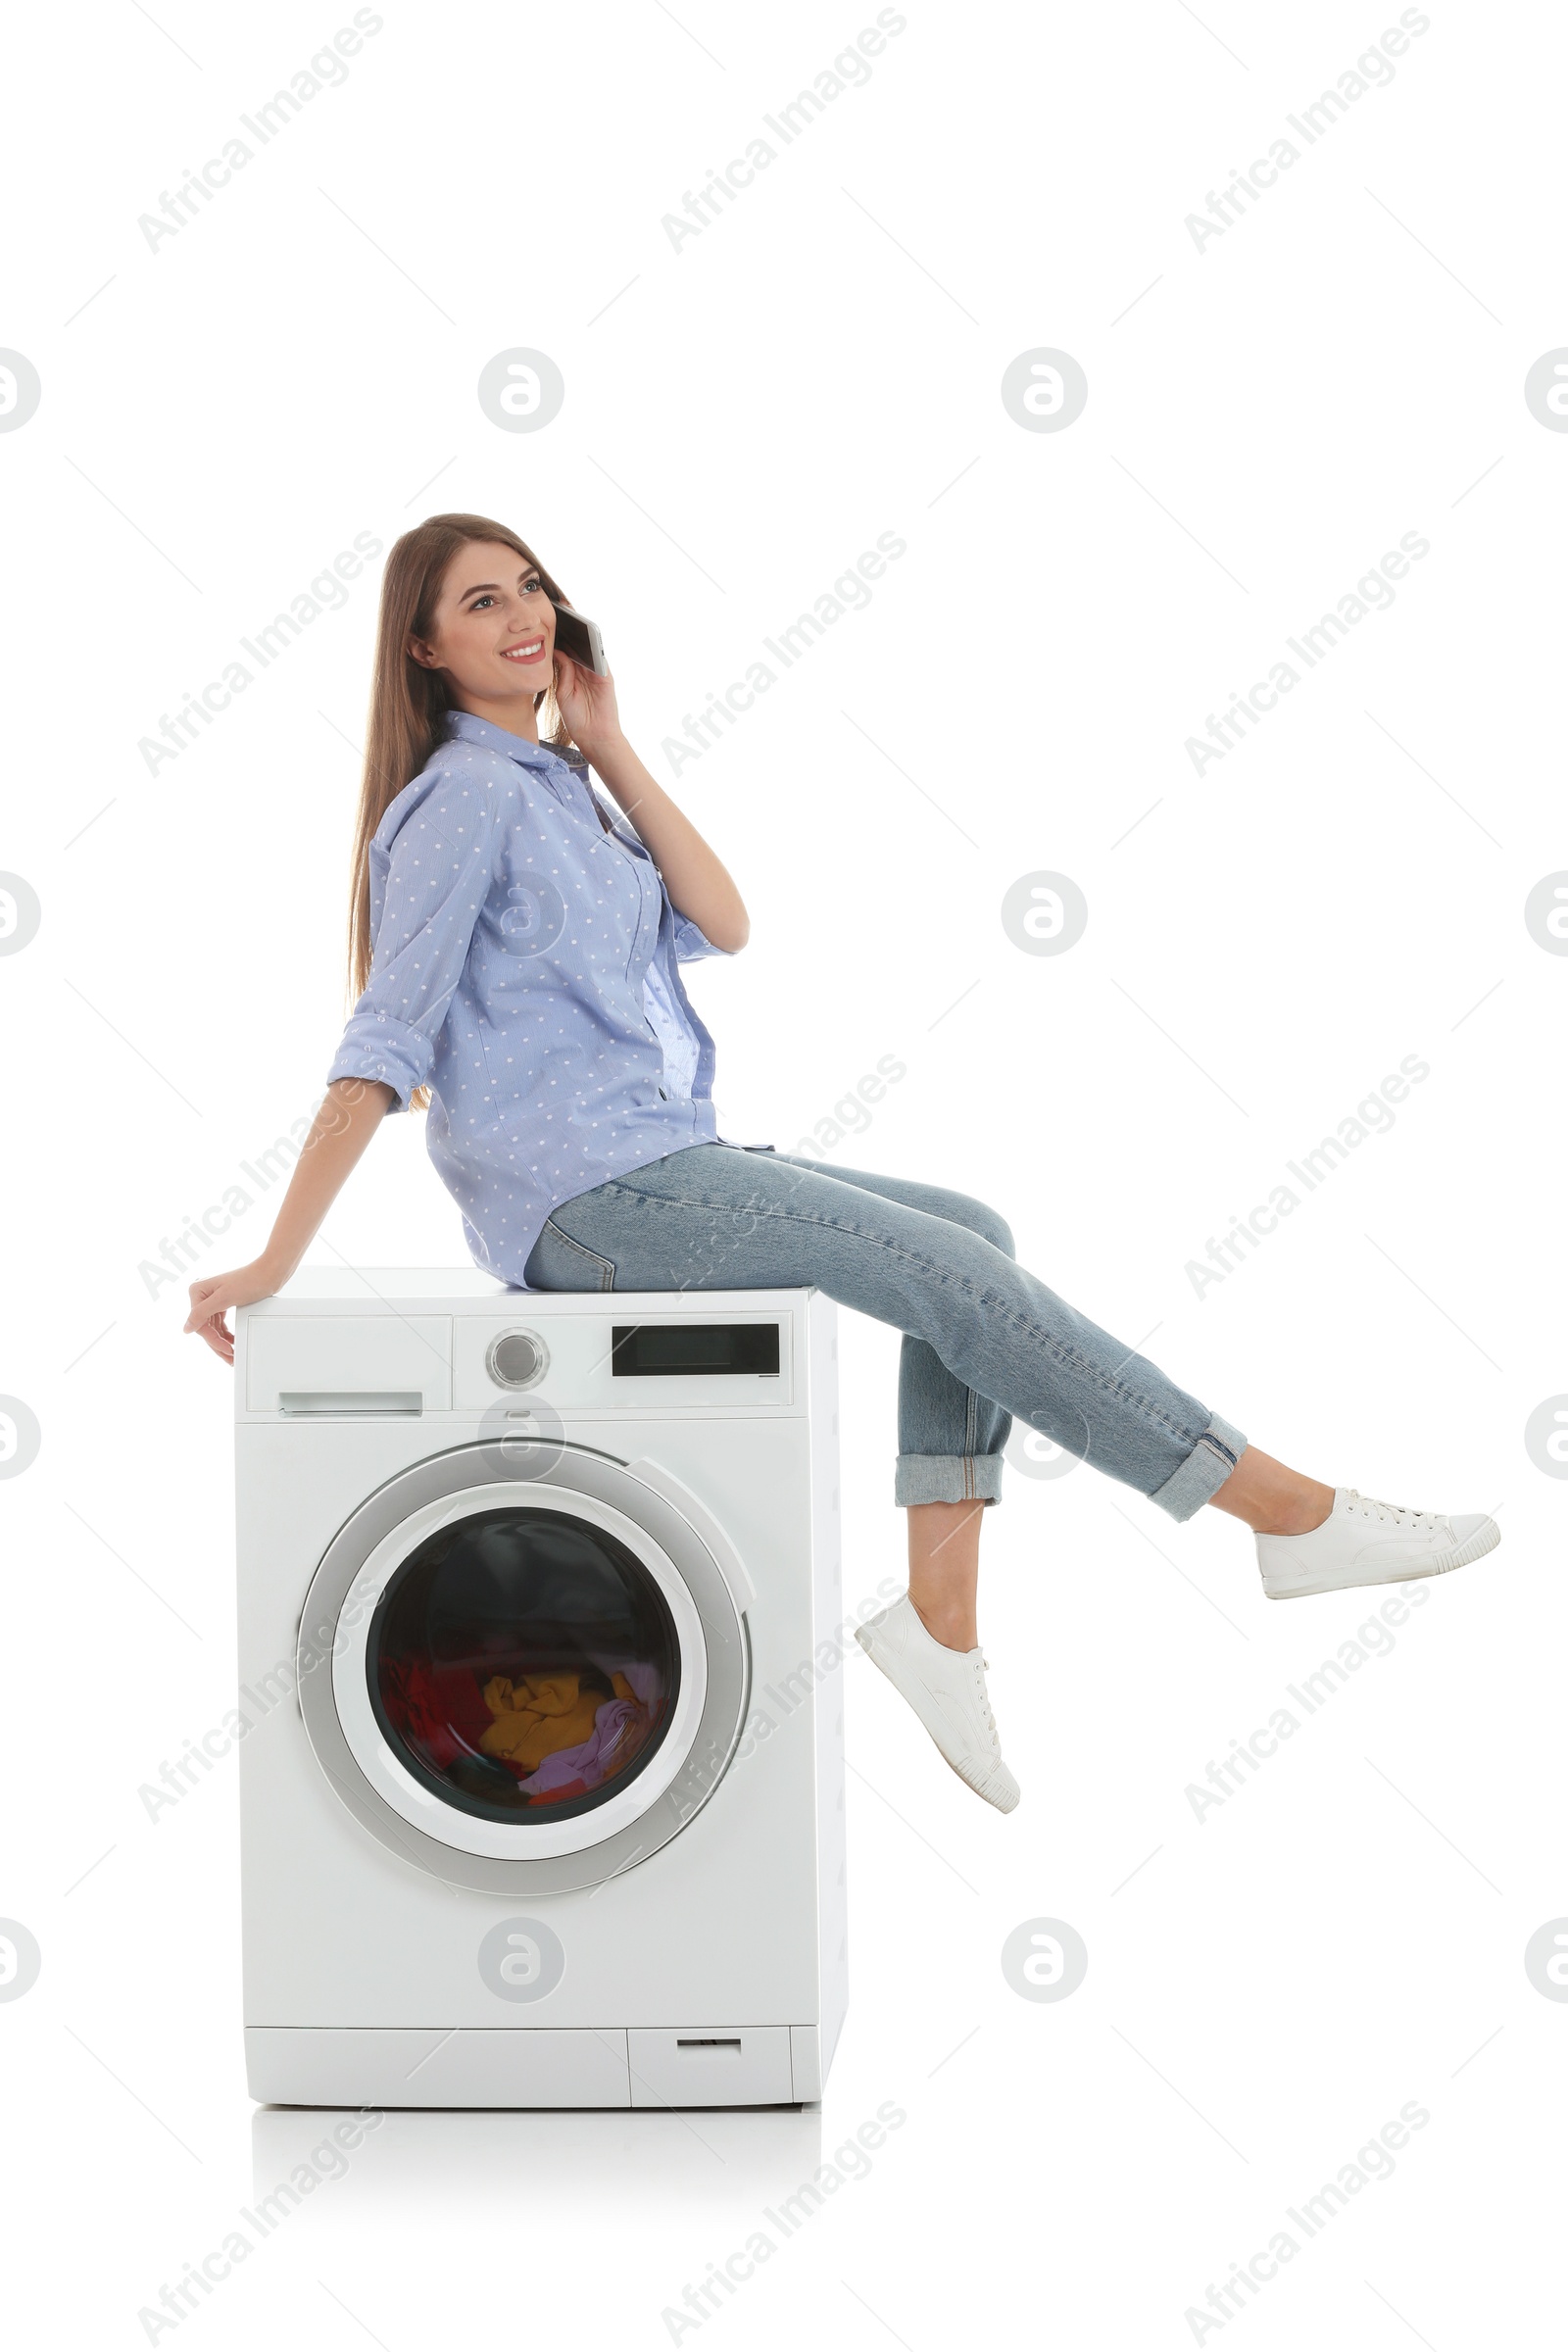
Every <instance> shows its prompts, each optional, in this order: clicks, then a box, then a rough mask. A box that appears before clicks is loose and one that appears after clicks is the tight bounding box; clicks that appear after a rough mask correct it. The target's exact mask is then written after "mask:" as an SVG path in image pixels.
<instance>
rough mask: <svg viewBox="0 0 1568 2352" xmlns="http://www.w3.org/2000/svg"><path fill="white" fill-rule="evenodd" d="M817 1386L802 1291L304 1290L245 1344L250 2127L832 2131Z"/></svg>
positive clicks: (838, 1864)
mask: <svg viewBox="0 0 1568 2352" xmlns="http://www.w3.org/2000/svg"><path fill="white" fill-rule="evenodd" d="M837 1352H838V1350H837V1339H836V1331H835V1321H834V1307H833V1303H832V1301H831V1300H830V1299H825V1298H823V1297H822V1295H821V1294H820V1293H819V1292H816V1291H814V1290H786V1291H722V1292H720V1291H707V1292H701V1293H687V1294H677V1293H670V1292H649V1293H639V1294H624V1293H622V1294H606V1293H601V1292H595V1293H588V1294H572V1295H570V1296H565V1295H559V1294H552V1295H541V1294H537V1293H531V1292H519V1291H515V1290H509V1289H507V1288H505V1287H504V1286H502V1285H500V1284H498V1283H496V1282H494V1281H493V1280H491V1279H490V1278H489V1277H488V1276H485V1275H484V1274H482V1273H480V1272H478V1271H477V1270H465V1271H463V1272H456V1271H453V1270H450V1269H445V1270H440V1271H433V1272H409V1271H406V1270H397V1271H385V1272H376V1271H374V1270H370V1271H368V1272H364V1273H358V1272H357V1273H354V1274H352V1275H351V1274H348V1273H337V1274H333V1273H331V1272H324V1271H323V1272H314V1273H313V1272H312V1271H310V1270H308V1269H307V1270H305V1271H302V1272H301V1273H299V1274H298V1275H296V1276H295V1278H294V1279H293V1281H292V1282H291V1283H290V1284H289V1285H288V1287H287V1290H286V1291H285V1292H284V1293H282V1294H280V1295H279V1296H277V1297H274V1298H271V1299H265V1300H263V1301H262V1302H260V1303H259V1304H257V1305H255V1306H251V1307H247V1308H242V1309H241V1310H240V1311H239V1314H238V1316H237V1333H236V1346H235V1374H236V1387H235V1398H236V1412H237V1416H238V1426H237V1431H236V1452H237V1510H238V1566H239V1652H240V1655H239V1668H240V1690H239V1696H238V1701H237V1705H238V1710H239V1714H240V1720H241V1724H242V1726H243V1730H242V1734H241V1737H240V1740H239V1742H238V1747H239V1760H240V1789H241V1840H242V1844H241V1862H242V1887H243V1913H244V1953H245V2042H246V2052H247V2065H248V2076H249V2082H250V2088H251V2093H252V2095H253V2096H254V2097H255V2098H257V2099H259V2100H262V2101H267V2102H275V2103H281V2104H290V2105H310V2106H315V2105H320V2106H334V2107H336V2106H374V2107H524V2108H527V2107H666V2106H674V2107H685V2106H707V2105H780V2106H785V2105H798V2104H800V2103H802V2102H806V2101H810V2100H814V2099H816V2098H818V2097H819V2096H820V2094H821V2090H822V2085H823V2081H824V2078H825V2076H826V2073H827V2068H828V2065H829V2062H830V2061H831V2059H832V2055H833V2048H834V2043H835V2041H836V2039H837V2037H838V2033H839V2029H840V2026H841V2024H842V2022H843V2018H844V2012H845V2004H846V1999H847V1975H846V1894H845V1863H844V1850H845V1838H844V1744H843V1742H844V1713H843V1672H842V1667H843V1662H844V1645H845V1643H846V1642H848V1641H849V1639H850V1636H849V1631H848V1628H847V1627H846V1626H845V1625H844V1624H843V1622H842V1618H843V1609H842V1600H841V1574H840V1546H839V1495H838V1466H837V1465H838V1411H837V1397H836V1382H837Z"/></svg>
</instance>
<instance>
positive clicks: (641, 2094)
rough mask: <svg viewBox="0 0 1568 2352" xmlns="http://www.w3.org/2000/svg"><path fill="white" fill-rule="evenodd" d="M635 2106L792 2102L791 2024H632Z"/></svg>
mask: <svg viewBox="0 0 1568 2352" xmlns="http://www.w3.org/2000/svg"><path fill="white" fill-rule="evenodd" d="M626 2054H627V2057H628V2059H629V2060H630V2063H631V2103H632V2105H633V2106H634V2107H787V2106H790V2105H791V2104H793V2102H794V2098H795V2087H794V2083H793V2082H792V2081H791V2076H790V2030H789V2028H788V2026H669V2027H660V2028H658V2029H655V2030H650V2029H649V2028H646V2027H641V2026H633V2027H632V2028H631V2029H630V2030H629V2031H628V2033H627V2035H626Z"/></svg>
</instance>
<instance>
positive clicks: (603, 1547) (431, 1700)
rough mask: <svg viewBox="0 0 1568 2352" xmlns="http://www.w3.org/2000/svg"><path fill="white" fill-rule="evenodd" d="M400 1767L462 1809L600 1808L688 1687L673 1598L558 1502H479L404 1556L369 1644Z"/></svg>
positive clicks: (382, 1714)
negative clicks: (554, 1506)
mask: <svg viewBox="0 0 1568 2352" xmlns="http://www.w3.org/2000/svg"><path fill="white" fill-rule="evenodd" d="M367 1649H368V1655H367V1667H368V1678H369V1684H370V1696H371V1700H372V1703H373V1704H374V1706H375V1710H376V1714H377V1717H378V1719H379V1721H380V1723H381V1726H382V1729H383V1732H384V1734H385V1736H386V1738H387V1740H389V1741H390V1743H391V1744H392V1746H393V1749H394V1752H395V1753H397V1754H398V1755H399V1756H400V1758H401V1760H402V1761H403V1763H404V1764H405V1765H406V1767H407V1768H408V1769H409V1770H410V1771H411V1772H412V1773H413V1774H414V1775H415V1777H416V1778H417V1779H418V1780H420V1781H422V1782H423V1783H424V1784H425V1785H426V1786H427V1787H429V1788H432V1789H435V1790H436V1791H437V1793H439V1794H440V1795H442V1796H443V1797H444V1798H445V1799H446V1801H447V1802H448V1803H450V1804H453V1805H456V1806H457V1807H459V1809H460V1810H462V1811H464V1812H466V1813H470V1814H473V1815H476V1816H477V1817H478V1818H480V1819H482V1820H484V1819H488V1820H501V1821H509V1820H519V1819H525V1818H527V1817H528V1816H529V1815H530V1814H533V1815H535V1816H537V1815H538V1813H539V1812H541V1811H543V1810H545V1809H548V1810H549V1811H550V1813H551V1814H552V1816H553V1817H554V1818H555V1819H557V1820H564V1819H569V1818H571V1817H572V1816H573V1815H575V1814H579V1813H586V1812H591V1811H593V1810H595V1809H596V1808H597V1807H599V1806H600V1805H602V1804H604V1803H605V1802H606V1801H607V1800H608V1798H609V1797H610V1796H611V1795H612V1794H617V1793H619V1792H620V1791H621V1790H622V1789H624V1788H625V1786H626V1783H627V1781H628V1780H629V1779H630V1778H632V1777H634V1776H635V1775H636V1774H637V1773H638V1772H640V1771H643V1770H645V1769H646V1768H647V1766H648V1765H649V1764H650V1763H651V1762H652V1760H653V1758H654V1756H655V1755H656V1754H657V1753H658V1750H659V1747H660V1744H661V1742H662V1740H663V1738H664V1735H665V1733H666V1732H667V1730H668V1727H669V1724H670V1721H671V1719H672V1716H673V1713H674V1710H675V1704H676V1701H677V1698H678V1695H679V1690H680V1646H679V1643H678V1642H677V1640H676V1638H675V1628H674V1624H673V1621H672V1619H671V1616H670V1611H669V1606H668V1603H667V1602H666V1601H665V1599H664V1596H663V1594H662V1592H661V1591H660V1589H659V1586H658V1585H657V1583H656V1582H655V1581H654V1579H653V1577H652V1576H651V1575H650V1574H649V1573H648V1571H647V1569H646V1568H645V1567H644V1565H643V1563H642V1561H641V1560H640V1559H639V1558H638V1557H637V1555H636V1554H635V1552H633V1551H632V1550H631V1548H630V1546H629V1545H627V1544H623V1543H621V1542H620V1541H618V1539H617V1538H616V1537H615V1536H613V1534H611V1533H610V1532H609V1531H608V1530H607V1529H605V1528H602V1527H595V1526H592V1525H590V1524H589V1522H588V1521H587V1520H585V1519H583V1518H580V1517H575V1516H571V1515H569V1514H566V1513H563V1512H561V1511H559V1510H539V1509H530V1508H527V1507H520V1508H519V1507H508V1508H503V1509H498V1510H489V1511H482V1512H478V1513H475V1514H474V1515H473V1516H472V1517H470V1518H466V1519H464V1520H461V1521H460V1522H459V1523H458V1524H457V1525H456V1526H455V1527H448V1528H443V1529H442V1530H441V1531H440V1532H439V1533H438V1534H436V1535H434V1536H432V1537H430V1538H428V1539H427V1540H426V1542H424V1543H423V1544H420V1545H418V1547H417V1549H416V1550H415V1551H414V1552H413V1553H412V1554H411V1555H410V1557H409V1558H408V1559H407V1560H406V1561H405V1563H404V1565H403V1567H402V1568H401V1570H400V1571H399V1572H398V1574H397V1575H396V1577H395V1578H394V1579H393V1580H392V1582H391V1584H390V1585H389V1586H388V1588H387V1591H386V1593H385V1594H384V1596H383V1598H382V1601H381V1604H380V1606H379V1608H378V1609H377V1611H376V1615H375V1620H374V1623H373V1624H372V1626H371V1629H370V1638H369V1641H368V1645H367Z"/></svg>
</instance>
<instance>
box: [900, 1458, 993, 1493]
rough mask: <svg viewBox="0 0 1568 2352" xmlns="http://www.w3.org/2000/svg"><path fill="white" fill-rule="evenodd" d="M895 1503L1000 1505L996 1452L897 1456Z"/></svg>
mask: <svg viewBox="0 0 1568 2352" xmlns="http://www.w3.org/2000/svg"><path fill="white" fill-rule="evenodd" d="M893 1500H894V1502H895V1504H905V1503H910V1502H975V1501H979V1502H1000V1501H1001V1500H1002V1456H1001V1454H1000V1453H901V1454H900V1456H899V1459H898V1464H897V1467H896V1468H895V1470H894V1473H893Z"/></svg>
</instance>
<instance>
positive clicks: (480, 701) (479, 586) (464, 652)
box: [409, 539, 556, 735]
mask: <svg viewBox="0 0 1568 2352" xmlns="http://www.w3.org/2000/svg"><path fill="white" fill-rule="evenodd" d="M555 645H556V613H555V607H554V606H553V605H552V604H551V602H550V599H549V597H548V596H547V595H546V593H545V587H544V582H543V581H542V580H541V579H540V577H539V574H538V572H537V571H536V570H535V568H534V566H533V565H532V564H529V563H527V562H526V561H525V560H524V559H523V558H522V557H521V556H519V555H518V554H517V551H516V549H515V548H512V547H506V546H503V545H502V544H501V543H500V542H499V541H496V540H490V539H475V540H470V541H468V542H466V544H465V545H464V546H463V547H461V548H460V549H459V550H458V552H457V554H456V555H455V556H454V557H453V559H452V561H451V563H450V564H448V565H447V569H446V576H445V577H444V579H443V580H442V582H441V593H440V595H439V596H438V598H437V599H436V609H435V622H434V626H433V629H432V632H431V634H430V636H428V637H411V638H410V640H409V651H410V653H411V654H412V655H413V656H414V658H415V660H416V661H417V662H422V663H423V665H424V667H425V668H426V669H439V670H444V671H445V672H446V676H447V682H448V685H449V688H450V690H451V695H452V700H453V701H454V702H455V703H456V704H458V705H459V706H460V707H461V708H464V709H474V708H480V707H482V706H483V705H485V704H490V705H492V706H497V705H498V706H500V707H501V708H502V709H503V710H510V711H515V716H516V720H517V723H516V724H515V725H514V724H513V720H512V718H510V717H503V718H501V719H500V720H499V723H500V724H501V725H502V726H510V727H512V731H513V732H514V733H515V734H517V735H532V734H533V732H534V715H533V698H534V696H535V695H536V694H537V693H538V692H539V691H540V689H541V688H542V687H545V686H548V685H549V684H550V680H551V676H552V674H553V662H554V655H555ZM484 714H485V713H484V712H483V710H482V708H481V715H484Z"/></svg>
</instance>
